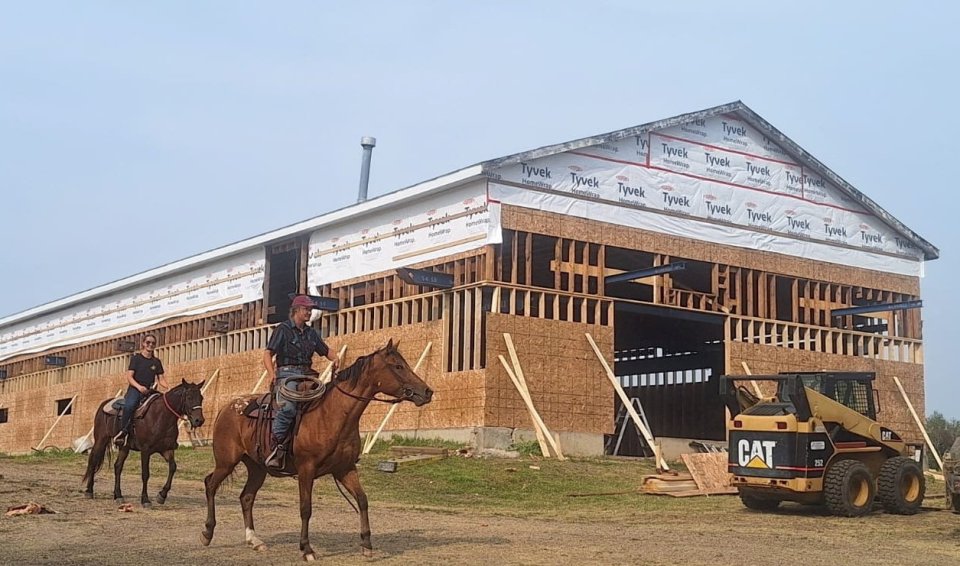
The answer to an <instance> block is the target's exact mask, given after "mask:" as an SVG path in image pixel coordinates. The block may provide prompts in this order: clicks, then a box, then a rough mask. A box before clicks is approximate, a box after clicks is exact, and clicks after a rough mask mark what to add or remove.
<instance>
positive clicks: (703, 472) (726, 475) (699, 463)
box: [680, 452, 733, 490]
mask: <svg viewBox="0 0 960 566" xmlns="http://www.w3.org/2000/svg"><path fill="white" fill-rule="evenodd" d="M680 457H681V458H682V459H683V463H684V465H685V466H687V469H688V470H689V471H690V475H692V476H693V481H695V482H697V486H698V487H699V488H700V489H701V490H704V489H717V488H729V487H730V480H731V478H732V477H733V474H731V473H730V472H728V471H727V458H728V456H727V453H726V452H712V453H708V454H682V455H681V456H680Z"/></svg>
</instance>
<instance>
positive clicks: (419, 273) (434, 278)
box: [397, 267, 453, 289]
mask: <svg viewBox="0 0 960 566" xmlns="http://www.w3.org/2000/svg"><path fill="white" fill-rule="evenodd" d="M397 275H398V276H400V279H401V280H402V281H403V282H404V283H408V284H410V285H420V286H423V287H431V288H433V289H450V288H451V287H453V275H451V274H449V273H440V272H437V271H430V270H427V269H410V268H409V267H398V268H397Z"/></svg>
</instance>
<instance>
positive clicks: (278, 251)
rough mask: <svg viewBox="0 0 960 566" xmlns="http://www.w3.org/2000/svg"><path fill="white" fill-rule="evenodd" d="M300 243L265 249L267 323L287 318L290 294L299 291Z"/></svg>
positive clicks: (295, 242) (275, 245)
mask: <svg viewBox="0 0 960 566" xmlns="http://www.w3.org/2000/svg"><path fill="white" fill-rule="evenodd" d="M300 256H301V249H300V242H299V241H294V242H285V243H282V244H274V245H272V246H269V247H268V248H267V280H266V281H267V284H266V288H265V290H266V295H267V297H266V298H267V323H268V324H275V323H277V322H283V321H284V320H287V318H288V317H289V311H290V303H291V302H292V301H293V299H291V298H290V295H291V294H296V293H298V292H299V291H300Z"/></svg>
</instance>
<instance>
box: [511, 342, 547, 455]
mask: <svg viewBox="0 0 960 566" xmlns="http://www.w3.org/2000/svg"><path fill="white" fill-rule="evenodd" d="M503 340H504V342H506V343H507V352H509V354H510V360H511V361H512V362H513V370H514V373H513V375H511V379H516V381H517V382H519V383H520V385H521V386H522V387H523V391H521V392H520V396H521V397H522V396H523V393H524V391H525V392H526V394H527V397H530V388H529V387H527V378H526V376H524V375H523V368H522V367H520V359H519V358H518V357H517V349H516V348H515V347H514V345H513V337H512V336H511V335H510V334H508V333H506V332H504V333H503ZM504 367H505V368H506V366H504ZM506 369H507V373H510V368H506ZM530 399H531V404H532V400H533V398H532V397H531V398H530ZM533 431H534V432H535V433H536V434H537V442H538V443H540V450H541V451H542V452H543V455H544V456H546V457H547V458H549V457H550V450H548V449H547V443H546V437H545V435H546V434H547V433H546V432H545V431H544V430H543V429H541V428H540V427H539V426H538V424H537V421H536V419H534V421H533Z"/></svg>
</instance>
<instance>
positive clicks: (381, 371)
mask: <svg viewBox="0 0 960 566" xmlns="http://www.w3.org/2000/svg"><path fill="white" fill-rule="evenodd" d="M399 344H400V342H399V341H398V342H397V343H396V344H394V343H393V339H392V338H391V339H390V341H389V342H387V345H386V346H384V347H383V348H380V349H379V350H377V351H376V352H374V353H373V355H372V356H371V359H370V362H369V367H368V371H370V372H373V373H374V375H376V384H377V392H379V393H383V394H385V395H391V396H393V397H396V398H398V399H403V400H405V401H413V404H414V405H416V406H418V407H420V406H422V405H426V404H427V403H429V402H430V401H431V399H433V389H430V387H429V386H427V384H426V383H424V381H423V380H422V379H420V376H418V375H417V374H416V373H415V372H414V371H413V368H411V367H410V364H408V363H407V360H405V359H404V358H403V355H402V354H401V353H400V351H399V350H398V349H397V346H399Z"/></svg>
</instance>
